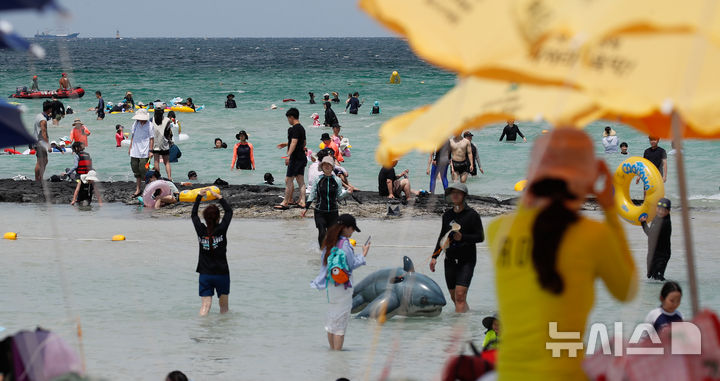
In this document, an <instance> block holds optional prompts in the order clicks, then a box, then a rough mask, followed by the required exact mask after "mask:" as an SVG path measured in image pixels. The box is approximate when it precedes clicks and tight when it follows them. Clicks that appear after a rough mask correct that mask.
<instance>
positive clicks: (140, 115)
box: [132, 108, 150, 122]
mask: <svg viewBox="0 0 720 381" xmlns="http://www.w3.org/2000/svg"><path fill="white" fill-rule="evenodd" d="M132 118H133V119H135V120H142V121H145V122H147V121H148V120H150V114H149V113H148V110H147V109H144V108H141V109H138V110H137V111H135V115H133V117H132Z"/></svg>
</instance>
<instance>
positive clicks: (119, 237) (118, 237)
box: [112, 234, 125, 241]
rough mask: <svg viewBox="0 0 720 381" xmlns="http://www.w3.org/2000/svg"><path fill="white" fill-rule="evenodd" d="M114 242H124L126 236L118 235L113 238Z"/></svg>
mask: <svg viewBox="0 0 720 381" xmlns="http://www.w3.org/2000/svg"><path fill="white" fill-rule="evenodd" d="M112 240H113V241H124V240H125V236H124V235H122V234H116V235H114V236H112Z"/></svg>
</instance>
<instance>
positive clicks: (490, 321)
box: [482, 314, 497, 329]
mask: <svg viewBox="0 0 720 381" xmlns="http://www.w3.org/2000/svg"><path fill="white" fill-rule="evenodd" d="M495 320H497V314H495V315H493V316H486V317H485V318H484V319H482V325H483V327H485V328H486V329H492V325H493V322H495Z"/></svg>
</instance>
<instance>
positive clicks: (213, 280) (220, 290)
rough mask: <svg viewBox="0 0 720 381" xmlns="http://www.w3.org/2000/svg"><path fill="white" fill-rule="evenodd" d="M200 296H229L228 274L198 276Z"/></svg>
mask: <svg viewBox="0 0 720 381" xmlns="http://www.w3.org/2000/svg"><path fill="white" fill-rule="evenodd" d="M198 284H199V291H200V296H213V295H215V292H216V291H217V296H218V297H220V295H228V294H230V274H221V275H217V274H200V278H199V280H198Z"/></svg>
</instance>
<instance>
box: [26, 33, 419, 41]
mask: <svg viewBox="0 0 720 381" xmlns="http://www.w3.org/2000/svg"><path fill="white" fill-rule="evenodd" d="M23 37H24V38H28V39H35V38H36V37H35V35H32V36H23ZM90 38H107V39H111V40H115V39H116V36H82V34H79V35H78V37H72V38H65V40H76V39H77V40H81V39H90ZM137 38H156V39H157V38H162V39H177V38H202V39H220V38H224V39H228V38H244V39H269V38H284V39H308V38H313V39H319V38H325V39H331V38H385V39H396V40H404V39H405V38H403V37H400V36H331V37H328V36H306V37H298V36H268V37H257V36H255V37H250V36H245V37H241V36H232V37H230V36H212V37H210V36H184V37H167V36H163V37H158V36H142V37H140V36H120V39H137ZM40 39H42V38H40ZM58 39H63V38H61V37H58Z"/></svg>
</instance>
